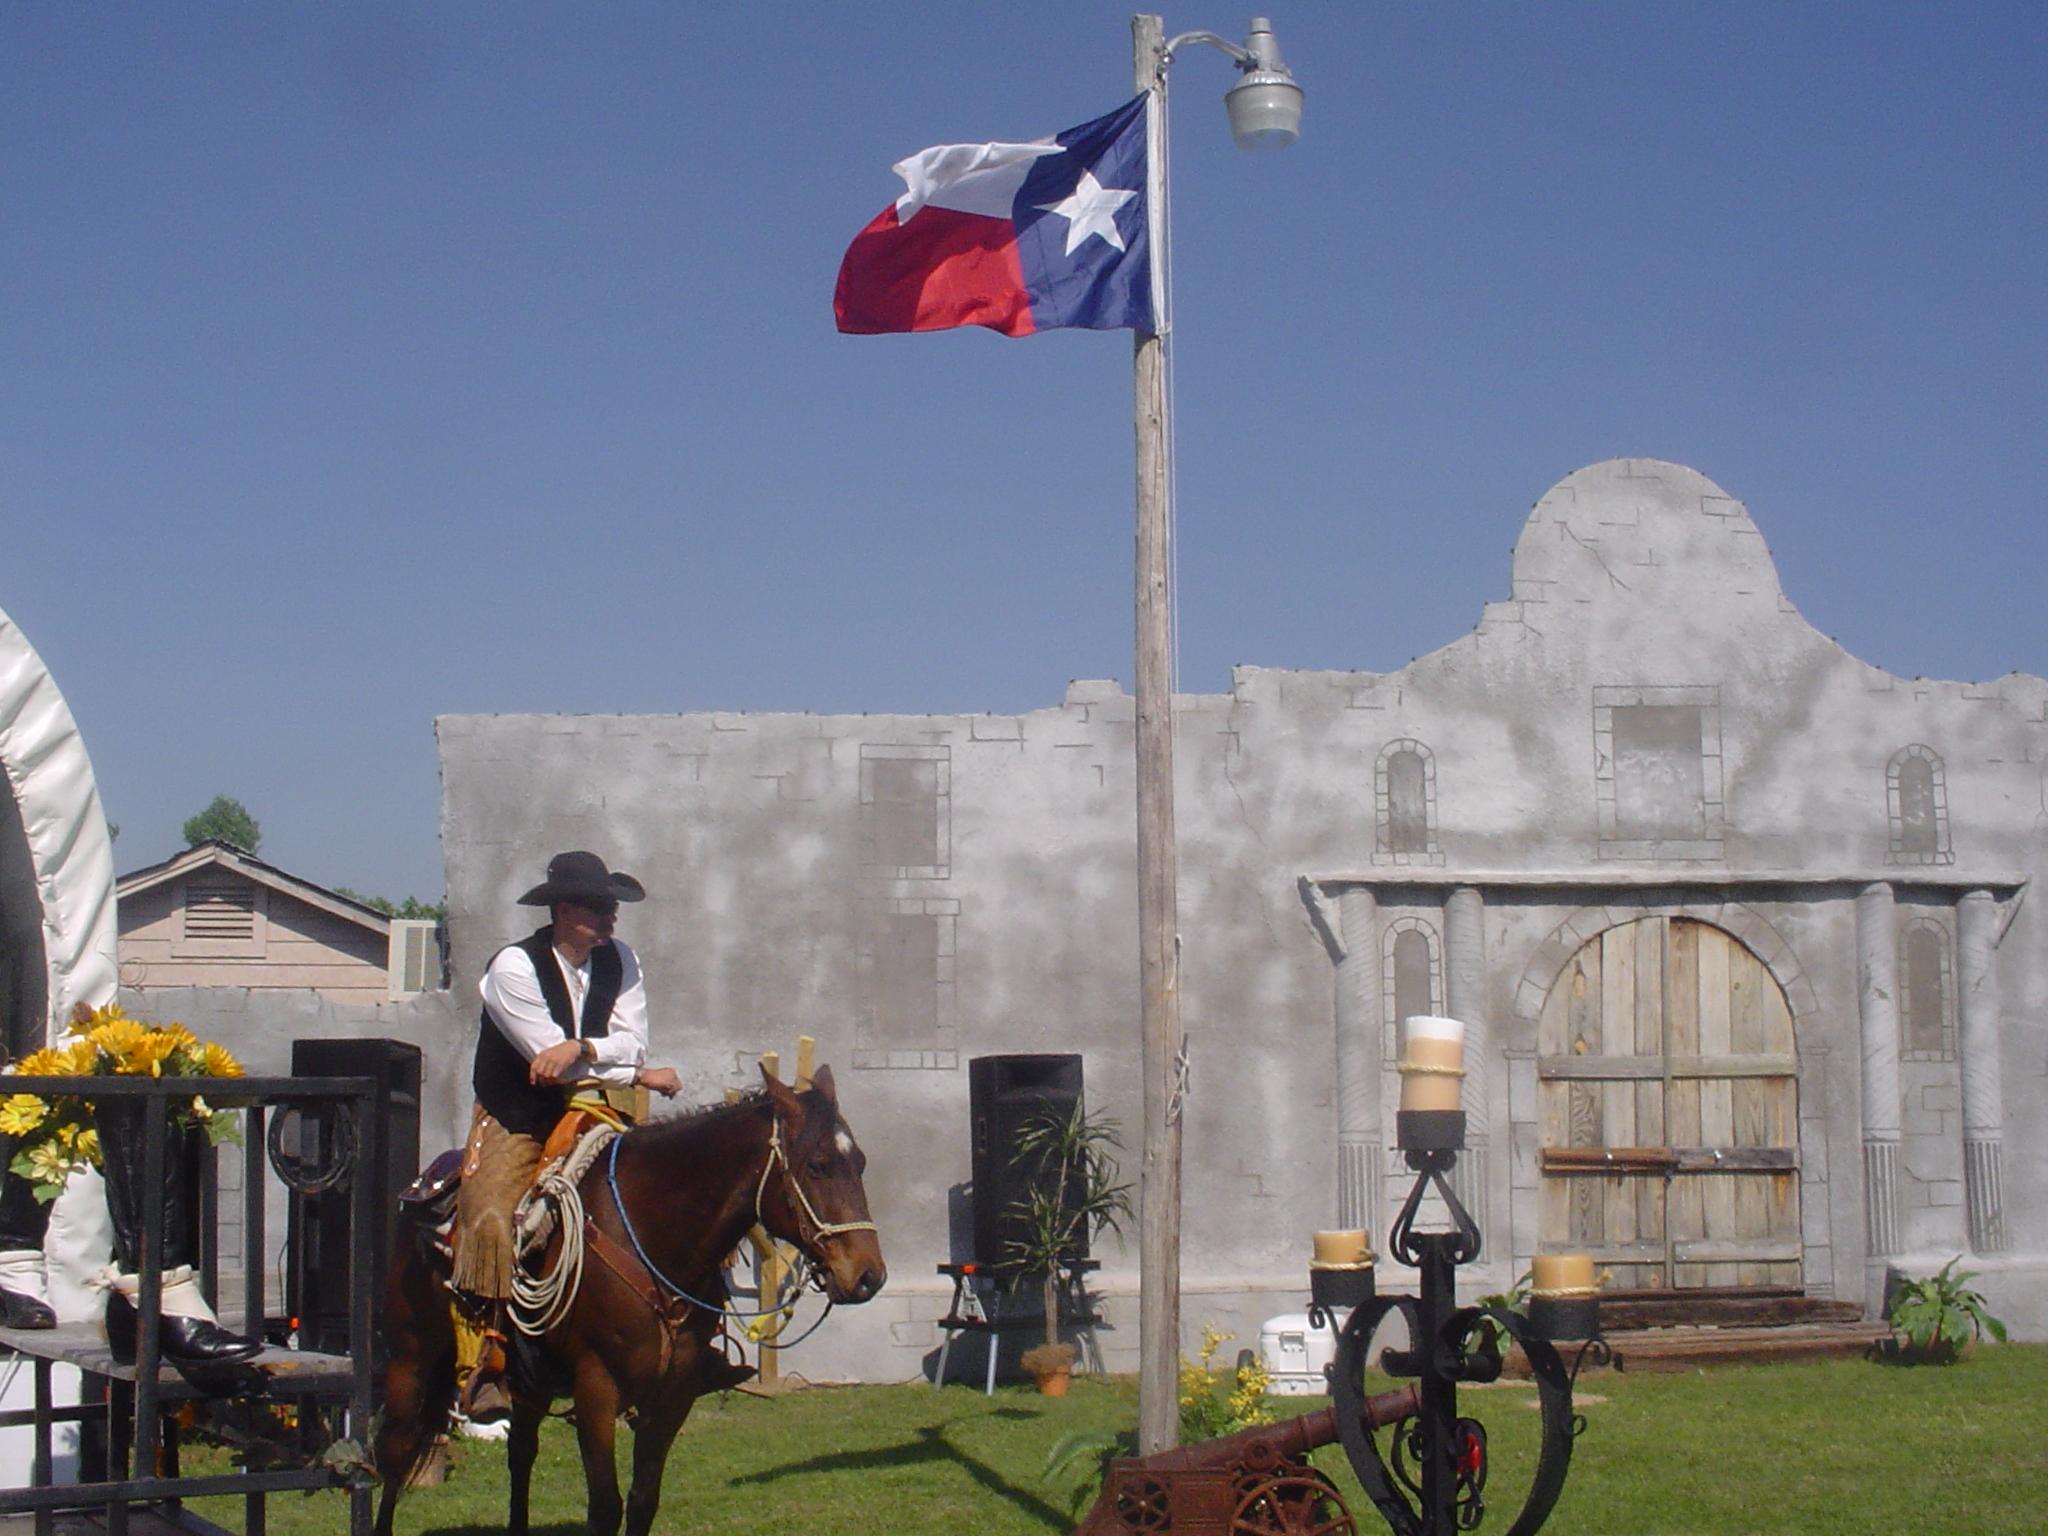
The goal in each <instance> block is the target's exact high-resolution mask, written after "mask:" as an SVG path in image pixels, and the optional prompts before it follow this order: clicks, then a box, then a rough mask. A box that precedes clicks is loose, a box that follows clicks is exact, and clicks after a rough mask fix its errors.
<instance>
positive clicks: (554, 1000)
mask: <svg viewBox="0 0 2048 1536" xmlns="http://www.w3.org/2000/svg"><path fill="white" fill-rule="evenodd" d="M508 947H510V948H514V949H523V950H525V951H526V956H527V958H528V959H529V960H531V961H532V962H533V972H534V975H536V976H538V977H539V978H540V995H541V996H542V997H544V998H546V999H547V1004H548V1016H549V1017H550V1018H552V1019H553V1020H554V1021H555V1023H556V1024H557V1025H558V1026H560V1028H561V1031H562V1038H563V1039H565V1040H574V1039H577V1038H578V1031H577V1028H576V1013H575V1010H574V1009H573V1008H572V1007H571V1006H570V1003H569V988H568V985H567V984H566V983H565V982H564V981H563V980H562V967H561V965H560V964H559V963H558V962H557V960H556V958H555V930H554V929H553V927H552V926H550V927H547V928H543V929H541V930H540V931H539V932H537V933H535V934H534V935H533V936H532V937H531V938H525V939H521V940H520V941H519V942H518V943H517V944H516V945H511V946H508ZM503 953H504V951H503V950H500V951H499V954H503ZM494 958H495V957H494ZM625 969H626V967H625V963H624V962H623V961H621V960H620V959H619V951H618V948H617V946H615V945H611V944H600V945H598V946H597V948H595V949H593V950H592V951H591V952H590V996H589V997H588V998H586V999H585V1000H584V1004H583V1029H582V1031H581V1038H584V1039H589V1040H596V1039H601V1038H602V1037H603V1036H604V1035H606V1034H607V1033H609V1031H610V1028H611V1018H612V1004H613V1003H615V1002H617V1001H618V999H619V979H620V977H621V976H622V975H623V974H624V973H625ZM526 1069H527V1061H526V1058H525V1057H524V1056H521V1055H520V1054H519V1051H518V1049H517V1048H516V1047H515V1046H514V1045H513V1044H512V1042H511V1041H510V1040H507V1039H506V1038H505V1036H504V1032H503V1031H501V1030H500V1029H499V1028H498V1026H497V1025H496V1024H494V1023H492V1022H491V1010H490V1009H488V1008H486V1009H484V1016H483V1032H482V1033H481V1034H480V1035H478V1036H477V1042H476V1070H475V1072H473V1073H472V1074H471V1076H470V1082H471V1084H472V1086H474V1088H475V1089H476V1101H477V1103H479V1104H481V1105H483V1107H484V1110H485V1112H486V1113H488V1114H489V1115H491V1116H492V1117H493V1118H494V1119H495V1120H496V1121H497V1122H498V1124H500V1125H502V1126H504V1127H505V1129H506V1130H508V1131H517V1132H518V1133H519V1134H520V1135H522V1136H535V1137H545V1136H546V1135H547V1133H548V1132H549V1131H551V1130H553V1129H554V1128H555V1122H556V1121H557V1120H559V1119H561V1118H562V1106H563V1102H564V1100H563V1094H562V1090H561V1089H560V1088H543V1087H541V1086H539V1085H538V1084H536V1083H533V1082H530V1081H528V1079H527V1075H526Z"/></svg>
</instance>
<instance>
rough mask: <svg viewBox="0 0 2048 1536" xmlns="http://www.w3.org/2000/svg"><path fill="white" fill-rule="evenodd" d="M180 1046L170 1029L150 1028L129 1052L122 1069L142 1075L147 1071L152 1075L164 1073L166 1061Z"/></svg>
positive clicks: (157, 1075) (159, 1075) (160, 1075)
mask: <svg viewBox="0 0 2048 1536" xmlns="http://www.w3.org/2000/svg"><path fill="white" fill-rule="evenodd" d="M177 1048H178V1042H177V1040H176V1039H175V1038H174V1037H173V1036H172V1035H171V1033H170V1031H169V1030H163V1029H149V1030H144V1031H143V1032H142V1037H141V1038H140V1039H138V1040H137V1041H136V1042H135V1044H134V1046H133V1047H131V1048H130V1050H129V1052H128V1059H127V1060H126V1061H124V1062H122V1063H121V1068H120V1070H121V1071H123V1072H132V1073H134V1074H135V1075H136V1076H138V1077H140V1076H141V1075H142V1074H143V1073H145V1072H147V1073H148V1074H149V1075H150V1076H151V1077H162V1076H163V1075H164V1063H165V1062H166V1061H168V1060H170V1058H171V1054H172V1052H174V1051H176V1050H177Z"/></svg>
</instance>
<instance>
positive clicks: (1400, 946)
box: [1394, 928, 1436, 1023]
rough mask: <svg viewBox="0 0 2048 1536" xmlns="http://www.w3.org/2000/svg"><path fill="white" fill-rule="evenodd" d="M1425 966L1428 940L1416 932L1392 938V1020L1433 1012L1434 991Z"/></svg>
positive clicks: (1430, 977) (1429, 969) (1404, 931)
mask: <svg viewBox="0 0 2048 1536" xmlns="http://www.w3.org/2000/svg"><path fill="white" fill-rule="evenodd" d="M1432 983H1433V977H1432V975H1431V968H1430V963H1429V936H1428V935H1427V934H1425V933H1424V932H1422V930H1421V929H1419V928H1407V929H1403V930H1402V931H1401V932H1399V933H1397V934H1395V935H1394V1019H1395V1021H1396V1022H1397V1023H1398V1022H1399V1021H1400V1020H1402V1019H1412V1018H1415V1017H1417V1016H1418V1015H1423V1014H1432V1013H1435V1012H1436V999H1435V996H1434V993H1435V987H1434V986H1433V984H1432Z"/></svg>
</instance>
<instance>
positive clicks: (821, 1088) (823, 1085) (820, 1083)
mask: <svg viewBox="0 0 2048 1536" xmlns="http://www.w3.org/2000/svg"><path fill="white" fill-rule="evenodd" d="M811 1086H812V1087H813V1088H815V1089H817V1090H818V1092H820V1093H822V1094H823V1095H825V1102H826V1103H827V1104H831V1105H835V1106H836V1105H837V1104H838V1103H839V1090H838V1089H837V1088H836V1087H834V1086H833V1084H832V1069H831V1068H830V1067H820V1068H818V1070H817V1071H816V1072H813V1073H812V1074H811Z"/></svg>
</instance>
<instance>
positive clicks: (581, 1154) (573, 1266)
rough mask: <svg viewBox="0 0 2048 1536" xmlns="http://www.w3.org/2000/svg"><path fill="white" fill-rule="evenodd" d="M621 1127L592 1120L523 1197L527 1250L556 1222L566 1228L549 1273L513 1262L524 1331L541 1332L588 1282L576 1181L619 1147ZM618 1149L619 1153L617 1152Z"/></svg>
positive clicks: (521, 1220)
mask: <svg viewBox="0 0 2048 1536" xmlns="http://www.w3.org/2000/svg"><path fill="white" fill-rule="evenodd" d="M618 1140H619V1132H618V1131H616V1130H614V1129H613V1128H612V1127H611V1126H608V1125H599V1126H593V1127H592V1128H591V1129H590V1130H589V1131H588V1132H586V1133H585V1134H584V1135H583V1137H582V1139H581V1140H579V1141H578V1142H577V1143H576V1145H575V1146H574V1147H573V1148H572V1149H571V1150H570V1152H569V1155H568V1156H567V1157H565V1158H563V1159H562V1160H561V1161H560V1162H559V1163H557V1164H555V1166H553V1167H551V1168H549V1169H547V1170H546V1171H544V1172H543V1173H542V1174H541V1176H540V1177H539V1178H538V1179H537V1180H535V1181H534V1186H533V1188H532V1189H531V1190H529V1191H528V1192H527V1194H526V1197H525V1198H524V1199H523V1200H521V1201H520V1202H519V1210H518V1214H517V1230H518V1243H519V1249H520V1252H521V1253H522V1254H524V1253H529V1252H532V1251H534V1250H536V1249H538V1248H539V1247H540V1246H541V1245H542V1244H543V1243H545V1242H546V1241H547V1239H548V1234H549V1232H551V1231H552V1230H553V1229H554V1227H555V1224H556V1223H557V1222H558V1221H559V1222H560V1224H561V1228H562V1251H561V1252H560V1253H559V1254H558V1255H556V1258H555V1266H554V1268H553V1269H550V1270H549V1271H548V1272H547V1273H546V1274H544V1275H531V1274H529V1273H528V1272H527V1269H526V1266H525V1265H524V1264H514V1265H513V1266H512V1309H511V1310H512V1321H513V1323H514V1324H516V1325H517V1326H518V1329H519V1331H520V1332H521V1333H524V1334H528V1335H530V1336H531V1337H533V1338H539V1337H540V1336H541V1335H542V1334H544V1333H546V1332H547V1331H548V1330H549V1329H550V1328H552V1327H554V1326H555V1324H556V1323H559V1322H560V1321H561V1320H562V1319H563V1318H565V1317H567V1316H568V1315H569V1308H570V1307H572V1306H574V1305H575V1303H576V1293H577V1291H578V1290H580V1289H581V1288H582V1285H583V1254H584V1245H583V1196H582V1195H581V1194H579V1193H578V1192H577V1187H576V1186H577V1185H579V1184H581V1183H582V1182H583V1176H584V1174H586V1173H588V1172H589V1171H590V1167H591V1164H593V1163H595V1162H596V1161H597V1159H598V1156H599V1154H600V1153H602V1152H603V1151H604V1149H605V1148H606V1146H607V1145H610V1146H613V1147H616V1145H617V1143H618ZM615 1155H616V1154H615Z"/></svg>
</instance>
